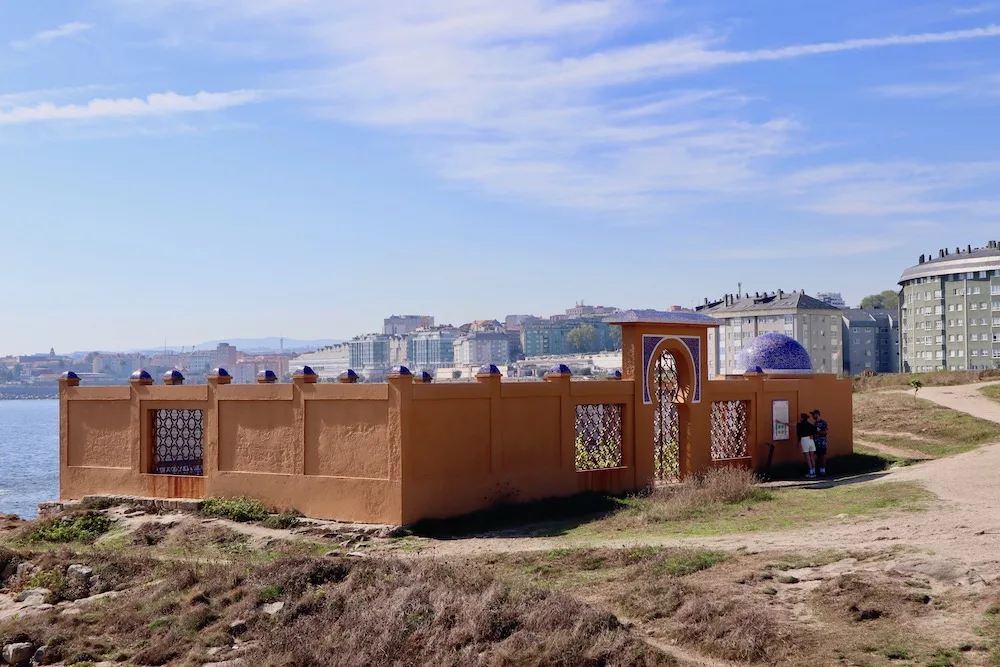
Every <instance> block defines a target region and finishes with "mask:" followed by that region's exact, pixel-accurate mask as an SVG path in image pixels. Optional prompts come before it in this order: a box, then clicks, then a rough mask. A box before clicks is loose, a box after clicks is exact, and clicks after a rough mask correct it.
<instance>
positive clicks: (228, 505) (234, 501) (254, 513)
mask: <svg viewBox="0 0 1000 667" xmlns="http://www.w3.org/2000/svg"><path fill="white" fill-rule="evenodd" d="M201 512H202V514H207V515H209V516H218V517H222V518H224V519H229V520H230V521H238V522H240V523H248V522H250V521H263V520H264V519H266V518H267V516H268V514H270V512H268V510H267V508H266V507H265V506H264V504H263V503H261V502H260V501H259V500H256V499H254V498H245V497H240V498H207V499H206V500H205V502H204V503H203V504H202V506H201Z"/></svg>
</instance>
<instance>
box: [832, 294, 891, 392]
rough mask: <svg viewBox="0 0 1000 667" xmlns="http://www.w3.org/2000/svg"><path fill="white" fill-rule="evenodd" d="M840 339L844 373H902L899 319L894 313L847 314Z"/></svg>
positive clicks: (867, 310)
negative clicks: (900, 365)
mask: <svg viewBox="0 0 1000 667" xmlns="http://www.w3.org/2000/svg"><path fill="white" fill-rule="evenodd" d="M841 338H842V340H843V341H844V343H843V345H844V373H846V374H848V375H862V374H864V373H865V372H873V373H898V372H899V316H898V313H897V312H896V311H895V310H885V309H865V310H862V309H860V308H858V309H849V310H845V311H844V314H843V316H842V326H841Z"/></svg>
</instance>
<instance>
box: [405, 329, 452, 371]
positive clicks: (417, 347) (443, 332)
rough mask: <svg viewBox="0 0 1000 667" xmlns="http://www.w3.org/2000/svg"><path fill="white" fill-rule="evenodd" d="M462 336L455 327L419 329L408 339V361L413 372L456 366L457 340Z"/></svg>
mask: <svg viewBox="0 0 1000 667" xmlns="http://www.w3.org/2000/svg"><path fill="white" fill-rule="evenodd" d="M460 335H461V332H460V331H459V330H458V329H455V328H453V327H435V328H433V329H418V330H417V331H414V332H413V333H411V334H410V335H409V336H407V338H406V359H407V361H408V362H409V365H410V366H412V368H411V370H413V371H430V370H436V369H438V368H450V367H451V366H454V364H455V340H456V339H457V338H458V337H459V336H460Z"/></svg>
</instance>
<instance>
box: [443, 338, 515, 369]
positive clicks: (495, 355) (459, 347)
mask: <svg viewBox="0 0 1000 667" xmlns="http://www.w3.org/2000/svg"><path fill="white" fill-rule="evenodd" d="M454 348H455V352H454V359H455V362H454V363H455V365H456V366H483V365H486V364H495V365H497V366H506V365H507V363H508V362H509V361H510V339H509V338H508V337H507V334H506V333H504V332H502V331H473V332H471V333H469V334H466V335H465V336H459V337H458V338H456V339H455V342H454Z"/></svg>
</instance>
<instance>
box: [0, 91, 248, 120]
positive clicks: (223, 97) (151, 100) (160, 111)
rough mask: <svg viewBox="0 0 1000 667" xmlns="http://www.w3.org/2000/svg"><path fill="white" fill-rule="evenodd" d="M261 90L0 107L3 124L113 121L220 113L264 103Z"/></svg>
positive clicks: (155, 95) (167, 93)
mask: <svg viewBox="0 0 1000 667" xmlns="http://www.w3.org/2000/svg"><path fill="white" fill-rule="evenodd" d="M261 99H262V95H261V93H260V92H259V91H253V90H236V91H230V92H224V93H206V92H200V93H195V94H194V95H178V94H177V93H173V92H166V93H154V94H152V95H149V96H147V97H145V98H139V97H132V98H108V99H94V100H90V101H89V102H87V103H86V104H65V105H56V104H51V103H43V104H37V105H34V106H20V107H10V108H7V109H2V108H0V125H20V124H25V123H41V122H47V121H72V120H77V121H79V120H100V119H109V118H140V117H145V116H171V115H178V114H187V113H197V112H207V111H219V110H222V109H227V108H230V107H237V106H242V105H245V104H250V103H253V102H257V101H260V100H261Z"/></svg>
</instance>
